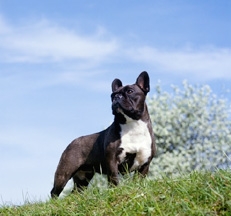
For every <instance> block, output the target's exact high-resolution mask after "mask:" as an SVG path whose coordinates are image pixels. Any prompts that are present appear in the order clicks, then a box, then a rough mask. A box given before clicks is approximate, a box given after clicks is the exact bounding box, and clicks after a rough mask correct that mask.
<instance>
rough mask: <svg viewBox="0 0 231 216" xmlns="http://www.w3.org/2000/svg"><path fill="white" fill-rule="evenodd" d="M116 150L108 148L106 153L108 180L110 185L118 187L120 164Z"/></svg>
mask: <svg viewBox="0 0 231 216" xmlns="http://www.w3.org/2000/svg"><path fill="white" fill-rule="evenodd" d="M115 152H116V150H115V148H113V147H111V146H108V148H107V151H106V155H105V156H106V165H107V178H108V182H109V184H110V185H118V184H119V177H118V162H117V156H116V153H115Z"/></svg>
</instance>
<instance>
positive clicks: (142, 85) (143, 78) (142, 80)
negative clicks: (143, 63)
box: [136, 71, 150, 95]
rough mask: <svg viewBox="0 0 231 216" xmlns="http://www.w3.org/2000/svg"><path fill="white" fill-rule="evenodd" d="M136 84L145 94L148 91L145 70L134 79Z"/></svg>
mask: <svg viewBox="0 0 231 216" xmlns="http://www.w3.org/2000/svg"><path fill="white" fill-rule="evenodd" d="M136 85H138V86H139V87H140V88H141V89H142V90H143V92H144V93H145V95H146V94H147V93H148V92H149V91H150V85H149V75H148V73H147V72H146V71H143V72H142V73H141V74H140V75H139V76H138V78H137V79H136Z"/></svg>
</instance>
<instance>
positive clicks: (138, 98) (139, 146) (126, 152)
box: [51, 71, 156, 198]
mask: <svg viewBox="0 0 231 216" xmlns="http://www.w3.org/2000/svg"><path fill="white" fill-rule="evenodd" d="M149 91H150V86H149V75H148V73H147V72H146V71H143V72H142V73H141V74H140V75H139V76H138V78H137V79H136V82H135V84H132V85H126V86H123V85H122V82H121V81H120V80H119V79H115V80H114V81H113V82H112V94H111V100H112V113H113V115H114V121H113V123H112V124H111V125H110V126H109V127H108V128H107V129H105V130H103V131H101V132H99V133H95V134H91V135H87V136H82V137H79V138H77V139H75V140H73V141H72V142H71V143H70V144H69V145H68V146H67V148H66V149H65V150H64V152H63V154H62V156H61V158H60V161H59V164H58V167H57V170H56V172H55V177H54V186H53V189H52V190H51V197H52V198H53V197H58V196H59V195H60V193H61V192H62V190H63V188H64V186H65V185H66V183H67V182H68V181H69V179H71V178H73V181H74V185H75V187H74V188H75V189H77V190H80V191H81V190H82V189H83V188H85V187H87V186H88V184H89V182H90V180H91V179H92V177H93V176H94V174H95V173H96V172H97V173H103V174H106V175H107V179H108V182H109V184H110V185H118V183H119V173H122V174H124V173H125V172H132V171H135V172H138V173H139V174H140V175H141V176H144V177H145V176H146V175H147V173H148V170H149V165H150V162H151V160H152V159H153V157H154V155H155V152H156V145H155V139H154V133H153V129H152V123H151V120H150V117H149V113H148V108H147V105H146V103H145V99H146V95H147V93H148V92H149Z"/></svg>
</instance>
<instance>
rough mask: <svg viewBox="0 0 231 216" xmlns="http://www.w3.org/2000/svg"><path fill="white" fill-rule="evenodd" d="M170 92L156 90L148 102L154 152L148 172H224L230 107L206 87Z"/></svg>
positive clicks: (230, 151) (227, 160)
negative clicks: (218, 168) (156, 151)
mask: <svg viewBox="0 0 231 216" xmlns="http://www.w3.org/2000/svg"><path fill="white" fill-rule="evenodd" d="M172 89H173V92H172V93H168V92H164V91H162V89H161V87H160V85H159V84H158V85H157V87H156V93H155V95H154V96H153V97H152V98H150V99H149V100H148V106H149V112H150V116H151V119H152V122H153V129H154V133H155V135H156V144H157V148H158V155H157V158H156V159H155V160H154V161H153V164H152V167H151V169H150V171H151V173H152V174H153V175H156V173H161V172H163V171H164V172H165V173H167V174H176V173H179V171H183V172H185V171H192V170H211V169H214V168H216V167H220V168H226V167H228V166H229V165H230V163H231V159H230V157H231V147H230V144H231V121H230V117H231V116H230V107H228V103H227V101H226V100H224V99H219V98H217V97H216V95H214V94H213V93H212V91H211V89H210V87H209V86H201V87H199V86H192V85H189V84H188V83H187V82H183V90H181V89H180V88H178V87H176V86H173V87H172Z"/></svg>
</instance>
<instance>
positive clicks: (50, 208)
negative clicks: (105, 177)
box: [0, 170, 231, 216]
mask: <svg viewBox="0 0 231 216" xmlns="http://www.w3.org/2000/svg"><path fill="white" fill-rule="evenodd" d="M0 215H46V216H48V215H65V216H66V215H70V216H71V215H89V216H92V215H100V216H101V215H116V216H117V215H132V216H133V215H163V216H167V215H171V216H175V215H180V216H181V215H195V216H199V215H207V216H208V215H231V172H230V171H222V170H220V171H216V172H214V173H211V172H193V173H191V174H189V175H183V176H181V177H177V178H169V177H163V178H161V179H158V180H149V179H139V178H135V179H126V180H124V181H122V183H121V184H120V185H119V186H118V187H113V188H106V189H105V188H103V189H101V188H99V187H95V186H92V187H90V188H88V189H87V190H85V191H84V192H83V193H75V194H71V195H69V196H67V197H65V198H64V199H56V200H50V201H47V202H45V203H34V204H25V205H23V206H20V207H12V206H11V207H7V206H5V207H2V208H1V209H0Z"/></svg>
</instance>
